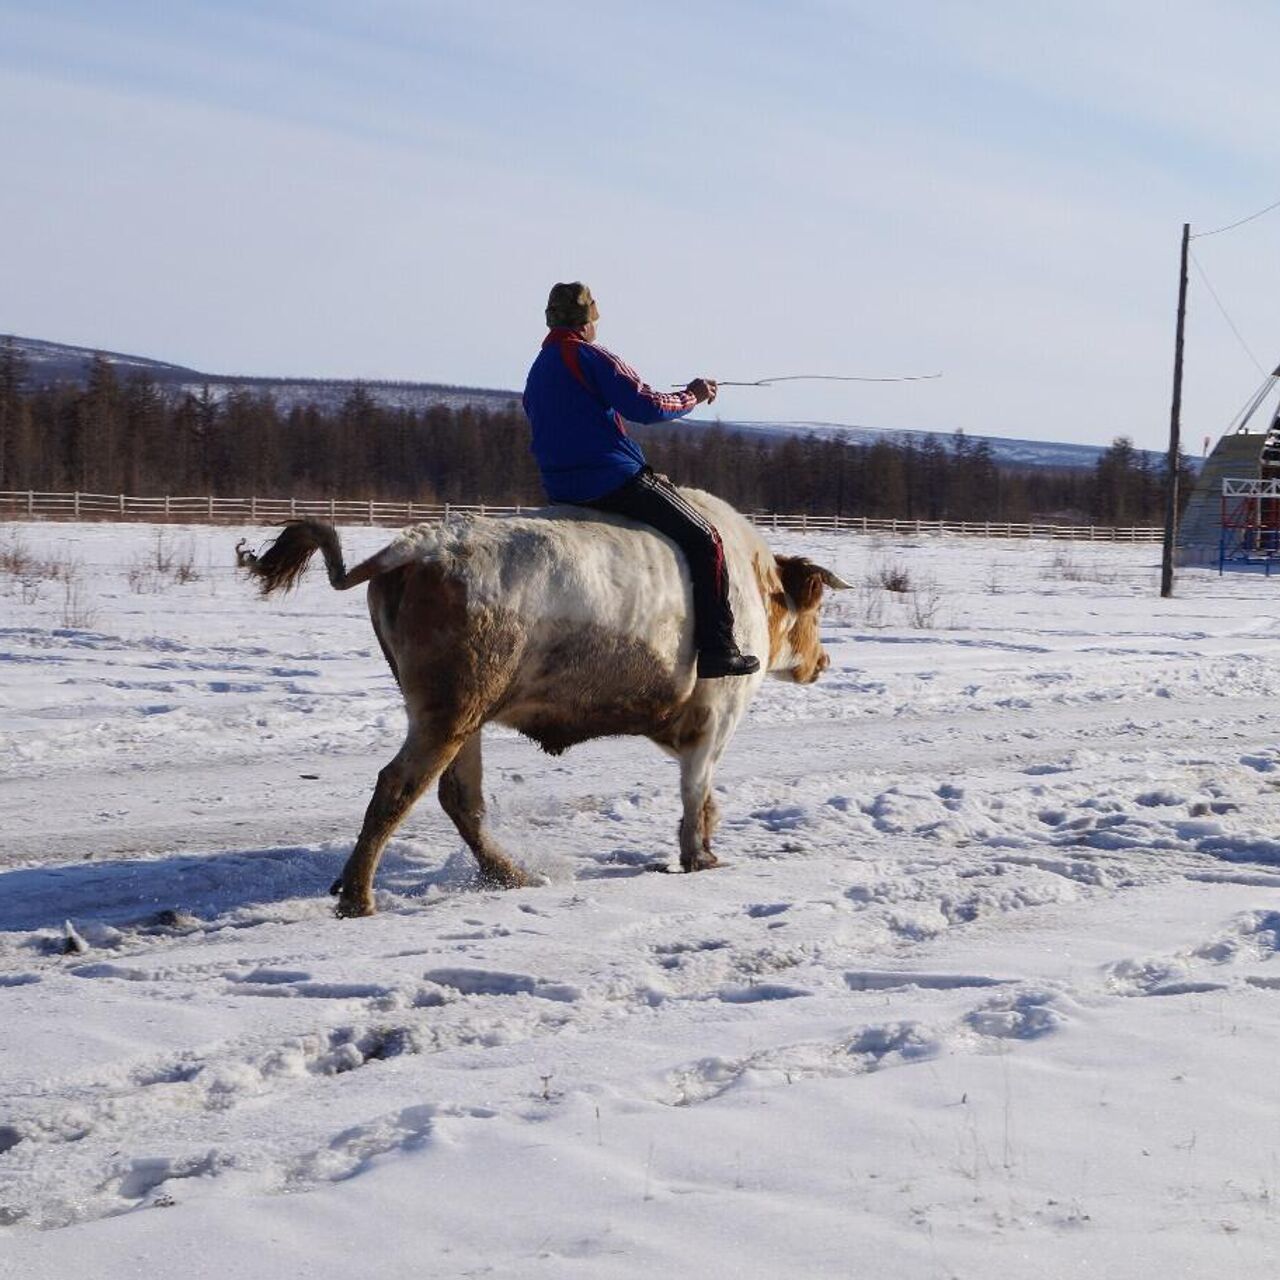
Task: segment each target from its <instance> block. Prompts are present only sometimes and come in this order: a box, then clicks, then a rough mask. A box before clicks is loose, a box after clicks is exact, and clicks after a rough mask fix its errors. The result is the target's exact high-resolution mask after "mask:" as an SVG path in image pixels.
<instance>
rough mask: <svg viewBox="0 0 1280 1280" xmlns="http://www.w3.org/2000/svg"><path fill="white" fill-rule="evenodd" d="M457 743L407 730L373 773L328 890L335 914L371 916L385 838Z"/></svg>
mask: <svg viewBox="0 0 1280 1280" xmlns="http://www.w3.org/2000/svg"><path fill="white" fill-rule="evenodd" d="M461 745H462V742H461V739H459V738H456V737H450V738H446V739H445V740H444V741H440V740H439V739H437V738H434V737H430V736H428V735H426V734H424V733H421V732H417V731H414V730H410V732H409V736H408V737H407V738H406V739H405V740H404V746H402V747H401V748H400V750H399V751H398V752H397V753H396V756H395V759H394V760H392V761H391V763H390V764H388V765H387V766H386V767H385V768H384V769H383V770H382V771H381V772H380V773H379V774H378V785H377V786H376V787H375V788H374V791H373V798H372V799H371V800H370V801H369V808H368V809H367V810H366V812H365V815H364V826H363V827H361V829H360V838H359V839H358V840H357V841H356V847H355V848H354V849H353V850H352V851H351V856H350V857H349V858H348V859H347V864H346V866H345V867H343V869H342V875H341V876H339V877H338V879H337V880H336V881H335V882H334V884H333V887H332V889H331V890H330V892H331V893H336V894H337V895H338V908H337V910H338V914H339V915H340V916H371V915H373V913H374V905H373V877H374V874H375V873H376V872H377V870H378V862H379V860H380V859H381V857H382V851H383V849H384V848H386V844H387V841H388V840H389V839H390V838H391V834H392V832H393V831H395V829H396V827H398V826H399V825H400V823H401V821H403V819H404V816H405V814H407V813H408V812H409V810H410V809H411V808H412V807H413V803H414V801H415V800H417V798H418V797H419V796H420V795H421V794H422V793H423V792H424V791H425V790H426V789H427V787H429V786H430V785H431V783H432V782H433V781H434V780H435V778H436V777H437V776H438V775H439V773H440V772H441V770H443V769H446V768H448V766H449V764H450V763H451V762H452V760H453V758H454V756H456V755H457V754H458V749H459V747H460V746H461Z"/></svg>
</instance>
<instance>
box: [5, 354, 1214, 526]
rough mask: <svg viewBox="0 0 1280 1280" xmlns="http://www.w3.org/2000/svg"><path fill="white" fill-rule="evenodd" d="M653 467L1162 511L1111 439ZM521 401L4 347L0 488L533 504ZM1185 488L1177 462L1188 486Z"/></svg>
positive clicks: (815, 440)
mask: <svg viewBox="0 0 1280 1280" xmlns="http://www.w3.org/2000/svg"><path fill="white" fill-rule="evenodd" d="M633 431H634V434H635V435H636V436H637V438H638V439H640V441H641V443H642V444H643V447H644V449H645V453H646V456H647V457H648V458H649V461H650V462H651V464H652V465H653V466H654V467H655V468H656V469H657V470H660V471H664V472H666V473H667V474H668V475H670V476H671V478H672V479H673V480H675V481H676V482H677V483H680V484H693V485H697V486H699V487H701V488H706V489H711V490H713V491H714V492H716V493H719V494H720V495H721V496H723V497H724V498H726V499H727V500H728V501H730V502H732V503H733V504H734V505H735V506H737V507H739V508H741V509H743V510H746V511H753V510H767V511H787V512H807V513H810V514H839V515H843V516H868V517H877V518H885V517H896V518H902V519H917V520H992V521H1019V522H1020V521H1027V520H1037V521H1058V522H1063V523H1094V524H1118V525H1130V524H1158V523H1160V522H1161V521H1162V519H1163V510H1164V492H1165V477H1164V470H1165V469H1164V467H1163V466H1153V465H1152V464H1151V462H1150V461H1149V459H1148V456H1147V455H1146V454H1145V453H1143V452H1141V451H1140V450H1138V449H1136V448H1135V447H1134V445H1133V443H1132V441H1130V440H1128V439H1127V438H1124V437H1121V438H1119V439H1117V440H1116V441H1115V442H1114V443H1113V444H1112V446H1111V447H1110V448H1109V449H1108V450H1107V451H1106V452H1105V453H1104V454H1103V455H1102V456H1101V457H1100V458H1099V460H1098V462H1097V464H1096V465H1095V466H1094V467H1093V468H1091V469H1090V468H1070V467H1032V466H1010V465H1007V464H1001V463H999V462H997V460H996V459H995V457H994V456H993V454H992V451H991V448H990V446H989V445H988V444H987V443H986V442H985V441H981V440H978V441H974V440H970V439H968V438H967V437H966V436H965V435H964V434H963V433H962V432H956V433H955V434H954V435H952V436H949V437H946V438H940V437H938V436H934V435H922V436H921V435H903V436H898V437H893V436H885V437H884V438H883V439H878V440H876V441H874V442H872V443H864V442H862V441H852V440H848V439H844V438H841V437H840V436H838V435H837V436H818V435H816V434H810V435H794V434H793V435H780V436H761V435H758V434H754V433H737V432H733V431H730V430H727V429H725V428H723V427H721V426H710V427H690V426H688V425H684V424H680V425H677V426H674V427H660V428H640V427H637V428H633ZM528 440H529V427H528V422H527V421H526V419H525V416H524V413H523V411H522V410H521V408H520V406H519V404H518V403H517V402H515V401H512V402H510V403H509V404H507V405H506V406H503V407H498V408H477V407H466V408H458V409H453V408H449V407H447V406H444V405H437V406H433V407H431V408H428V409H423V410H415V409H402V408H390V407H387V406H383V405H380V404H379V403H378V402H377V401H376V400H375V399H374V398H373V396H372V395H371V394H370V392H369V391H368V390H367V389H366V388H365V387H363V386H361V385H360V384H358V383H357V384H355V385H354V386H353V388H352V389H351V391H350V392H349V394H348V395H347V396H346V398H345V399H344V401H343V402H342V403H341V405H340V406H339V407H338V408H336V409H322V408H320V407H318V406H316V405H298V406H295V407H292V408H289V409H286V410H282V409H281V408H280V407H279V406H277V404H276V403H275V401H274V400H273V399H272V397H271V395H270V393H269V392H261V391H259V392H249V391H246V390H238V389H232V390H231V391H229V392H227V393H225V394H223V395H215V394H214V393H213V392H212V391H211V390H210V389H209V388H207V387H206V388H204V389H203V391H202V392H201V393H200V394H193V393H191V392H182V393H175V392H173V391H172V390H166V389H164V388H162V387H160V386H159V385H157V384H156V383H155V382H154V381H152V380H150V379H149V378H147V377H146V376H145V375H143V374H131V375H130V376H128V377H127V378H123V379H122V378H120V377H119V376H118V375H117V372H116V370H115V368H114V367H113V366H112V365H111V363H110V362H109V361H108V360H106V359H104V358H102V357H98V358H96V359H95V360H94V361H93V362H92V364H91V366H90V368H89V371H88V376H87V378H86V380H85V382H84V385H76V384H71V383H59V384H55V385H47V386H29V385H28V378H27V371H26V368H25V364H24V358H23V355H22V352H21V350H20V349H19V348H18V347H17V346H16V344H14V343H13V342H12V341H8V342H3V343H0V490H25V489H36V490H73V489H78V490H81V491H82V492H97V493H131V494H141V495H146V494H156V495H159V494H165V493H169V494H202V495H203V494H213V495H215V496H219V497H237V496H249V495H258V496H293V497H298V498H330V497H333V498H347V499H360V500H367V499H377V500H382V501H401V502H403V501H415V502H459V503H462V502H491V503H494V504H515V503H521V504H534V503H537V502H539V501H541V498H542V491H541V486H540V484H539V482H538V473H537V469H536V467H535V466H534V463H533V458H532V456H531V455H530V453H529V448H528ZM1189 491H1190V477H1189V476H1188V475H1185V474H1184V479H1183V492H1184V494H1185V493H1188V492H1189Z"/></svg>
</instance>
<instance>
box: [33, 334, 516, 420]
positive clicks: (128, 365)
mask: <svg viewBox="0 0 1280 1280" xmlns="http://www.w3.org/2000/svg"><path fill="white" fill-rule="evenodd" d="M15 341H16V344H17V346H18V347H19V349H20V350H21V351H22V353H23V355H24V356H25V357H26V360H27V366H28V376H27V382H28V384H29V385H33V386H40V385H44V384H47V383H55V382H71V383H77V384H82V383H83V382H84V381H85V379H86V377H87V375H88V371H89V365H90V363H91V362H92V360H93V358H94V356H95V355H101V356H104V357H105V358H106V359H107V360H108V361H109V362H110V363H111V364H112V366H114V367H115V368H116V370H117V371H118V372H119V373H120V374H121V376H124V377H127V376H128V375H129V374H131V373H144V374H146V375H147V376H148V377H149V378H151V379H153V380H154V381H155V382H156V383H158V384H159V385H160V386H162V387H164V388H166V389H167V390H170V391H173V392H176V393H181V392H184V391H190V392H191V393H192V394H193V395H200V394H202V393H203V391H204V390H205V388H206V387H207V388H208V390H209V392H210V394H211V395H212V396H214V398H215V399H222V398H223V397H224V396H226V395H227V394H228V392H230V391H232V390H233V389H235V388H243V389H245V390H248V391H254V392H265V393H267V394H270V395H271V396H272V397H274V399H275V401H276V403H277V404H278V405H279V406H280V407H281V408H282V409H284V410H288V409H291V408H293V407H294V406H295V405H307V404H314V405H318V406H319V407H320V408H323V409H329V410H332V409H337V408H338V407H340V406H341V404H342V403H343V401H344V400H345V399H346V398H347V396H348V395H350V394H351V390H352V388H353V387H355V385H356V383H357V381H358V380H357V379H354V378H261V377H242V376H239V375H236V374H222V373H201V372H199V371H197V370H195V369H188V368H185V367H183V366H182V365H175V364H166V363H164V362H163V361H160V360H151V359H148V358H146V357H144V356H130V355H121V354H120V353H119V352H115V351H94V350H93V349H91V348H89V347H73V346H68V345H66V344H65V343H60V342H46V341H43V340H41V339H37V338H15ZM360 385H362V386H363V387H364V388H365V389H366V390H367V391H368V392H369V393H370V395H372V396H373V397H374V399H376V400H377V401H378V402H379V403H380V404H384V405H388V406H389V407H392V408H405V409H428V408H431V407H432V406H433V405H445V406H447V407H449V408H454V409H457V408H463V407H465V406H467V405H476V406H480V407H484V408H505V407H506V406H507V405H509V404H511V402H512V401H513V400H519V398H520V393H519V392H517V391H501V390H492V389H487V388H483V387H454V386H447V385H444V384H441V383H430V382H386V381H368V382H361V384H360Z"/></svg>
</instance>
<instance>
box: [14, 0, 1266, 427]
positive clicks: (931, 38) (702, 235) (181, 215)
mask: <svg viewBox="0 0 1280 1280" xmlns="http://www.w3.org/2000/svg"><path fill="white" fill-rule="evenodd" d="M1278 49H1280V7H1277V6H1276V5H1274V4H1273V3H1270V0H1235V2H1222V0H1215V2H1214V3H1209V2H1208V0H1199V2H1196V3H1192V2H1190V0H1162V2H1157V0H1113V2H1111V3H1103V2H1102V0H1069V2H1064V0H985V2H978V0H946V2H943V0H897V3H894V4H886V3H883V0H878V2H875V3H872V2H870V0H789V2H788V3H786V4H783V3H763V2H760V0H739V2H737V3H730V2H729V0H684V3H669V2H668V0H646V2H645V3H634V2H633V3H622V2H615V3H607V2H606V3H596V4H590V5H588V4H579V5H571V4H566V3H560V2H559V0H539V2H538V3H512V2H509V0H470V2H468V3H461V2H459V3H435V2H434V0H420V2H418V3H409V2H408V0H400V2H396V0H373V2H372V3H362V4H355V3H348V4H339V3H332V2H328V0H309V2H307V3H287V2H286V3H282V2H273V0H266V2H264V3H257V4H247V3H236V2H227V0H220V2H219V3H216V4H215V3H200V2H196V3H183V2H171V3H165V4H162V3H150V4H143V3H128V2H124V0H96V2H95V3H66V2H64V0H46V2H44V3H39V4H36V3H18V2H15V0H0V119H2V120H3V121H4V122H5V125H4V128H3V131H0V138H2V139H3V142H2V143H0V155H2V156H3V173H4V175H5V181H4V183H3V184H2V185H0V332H16V333H22V334H27V335H31V336H36V337H44V338H52V339H55V340H61V341H66V342H74V343H83V344H85V345H89V346H100V347H105V348H110V349H115V350H123V351H132V352H137V353H139V354H144V355H151V356H155V357H157V358H161V359H167V360H173V361H176V362H179V363H183V364H189V365H194V366H196V367H198V368H203V369H207V370H210V371H216V372H242V373H263V374H290V373H294V374H308V375H317V376H319V375H358V376H365V377H390V378H415V379H429V380H438V381H447V382H456V383H468V384H476V385H485V386H507V387H518V386H520V385H522V383H523V378H524V372H525V369H526V368H527V365H528V362H529V360H530V359H531V357H532V354H533V351H534V349H535V348H536V344H537V342H538V341H539V340H540V338H541V335H542V332H543V328H542V323H541V309H542V305H543V302H544V300H545V295H546V290H547V288H548V286H549V285H550V283H551V282H553V281H555V280H557V279H572V278H581V279H585V280H587V281H588V282H589V283H590V284H591V285H592V287H593V289H594V290H595V292H596V295H597V297H598V298H599V300H600V306H601V311H602V316H603V319H602V325H601V340H602V341H603V342H605V343H606V345H609V346H611V347H613V348H614V349H615V350H617V351H619V352H620V353H621V354H623V355H624V356H625V357H626V358H627V359H628V360H630V361H631V362H632V363H633V364H635V365H636V366H637V367H638V368H640V370H641V371H642V372H643V373H644V374H645V375H646V376H647V377H649V378H650V379H651V380H652V381H653V382H655V383H665V382H676V381H684V380H685V379H687V378H689V377H691V376H693V375H694V374H700V373H701V374H707V375H709V376H718V377H722V378H749V377H759V376H763V375H768V374H779V373H808V372H832V373H866V374H895V373H921V372H932V371H934V370H942V371H943V373H944V377H943V378H942V379H941V380H940V381H938V382H929V383H908V384H902V385H895V386H873V385H858V384H843V385H842V384H811V385H805V384H799V385H793V386H791V387H789V388H781V387H779V388H773V389H769V390H750V391H737V392H730V391H726V392H725V394H724V396H723V398H722V400H721V401H720V404H719V407H720V409H721V412H722V413H723V415H724V416H725V417H726V418H757V419H758V418H773V419H786V418H796V419H821V420H827V421H844V422H852V423H863V424H866V425H871V426H881V427H888V428H920V429H933V430H939V431H950V430H953V429H954V428H956V427H963V428H964V429H966V430H967V431H970V432H972V433H990V434H999V435H1014V436H1028V437H1032V438H1041V439H1061V440H1076V441H1084V442H1091V443H1106V442H1107V441H1108V440H1110V438H1111V437H1112V436H1114V435H1116V434H1117V433H1121V432H1124V433H1128V434H1130V435H1132V436H1134V437H1135V438H1136V439H1137V440H1138V441H1139V442H1140V443H1141V444H1144V445H1147V446H1150V447H1158V446H1159V445H1160V444H1161V442H1162V441H1163V439H1164V437H1165V433H1166V431H1167V424H1168V403H1169V385H1170V373H1171V364H1172V346H1173V307H1174V302H1175V292H1176V285H1177V280H1176V268H1177V248H1178V235H1179V232H1180V229H1181V224H1182V222H1183V221H1184V220H1189V221H1191V222H1192V224H1193V228H1198V229H1203V230H1207V229H1210V228H1211V227H1215V226H1218V225H1221V224H1223V223H1226V222H1230V221H1232V220H1234V219H1235V218H1237V217H1241V216H1243V215H1245V214H1248V213H1250V212H1252V211H1253V210H1255V209H1257V208H1259V207H1261V206H1262V205H1265V204H1267V203H1269V202H1270V201H1272V200H1275V199H1278V198H1280V162H1278V161H1277V155H1276V147H1275V143H1274V136H1273V135H1274V128H1275V122H1276V120H1277V119H1280V77H1277V75H1276V71H1275V65H1276V56H1277V50H1278ZM1278 250H1280V211H1277V213H1276V214H1273V215H1271V216H1270V217H1268V218H1263V219H1260V220H1259V221H1257V222H1256V223H1252V224H1250V225H1249V226H1247V227H1243V228H1241V229H1240V230H1238V231H1235V232H1232V233H1230V234H1226V235H1222V236H1218V237H1214V238H1212V239H1206V240H1204V241H1201V242H1200V243H1198V244H1197V245H1196V251H1197V253H1198V255H1199V257H1200V260H1201V261H1202V263H1203V264H1204V267H1205V270H1206V271H1207V272H1208V274H1209V277H1210V279H1211V280H1212V281H1213V283H1214V285H1215V287H1216V288H1217V290H1218V293H1219V295H1220V296H1221V298H1222V300H1223V302H1224V303H1225V304H1226V306H1227V308H1228V309H1229V310H1230V312H1231V314H1232V316H1233V317H1234V319H1235V321H1236V323H1237V325H1238V326H1239V328H1240V330H1241V332H1242V333H1243V334H1244V337H1245V338H1246V339H1247V340H1248V341H1249V342H1250V344H1251V345H1252V346H1253V347H1254V349H1255V351H1256V354H1257V357H1258V359H1259V360H1260V361H1261V362H1262V363H1263V364H1264V365H1265V366H1266V367H1267V368H1268V369H1269V368H1271V367H1273V366H1274V365H1275V364H1276V363H1277V361H1280V288H1278V287H1277V285H1278V284H1280V281H1277V267H1278V266H1280V252H1278ZM1191 303H1192V310H1191V321H1190V329H1189V335H1188V369H1187V387H1186V419H1185V421H1186V431H1187V435H1188V437H1189V438H1190V439H1191V440H1192V441H1193V442H1194V443H1195V444H1196V445H1197V446H1198V444H1199V440H1200V437H1201V436H1202V435H1203V434H1205V433H1207V432H1212V433H1214V434H1216V433H1217V432H1219V431H1221V430H1222V428H1223V427H1225V425H1226V423H1227V421H1228V420H1229V419H1230V418H1231V416H1232V414H1233V413H1234V412H1235V410H1236V409H1237V408H1238V407H1239V405H1240V404H1241V402H1243V401H1244V400H1245V399H1246V397H1247V395H1248V393H1249V391H1250V390H1251V389H1252V388H1253V387H1254V386H1255V385H1256V384H1257V383H1258V381H1259V380H1260V377H1259V374H1258V372H1257V370H1256V369H1255V368H1254V366H1253V365H1252V364H1251V363H1250V361H1249V358H1248V357H1247V356H1246V355H1245V353H1244V352H1243V351H1242V350H1241V349H1240V346H1239V345H1238V344H1237V342H1236V340H1235V338H1234V337H1232V335H1231V334H1230V332H1229V330H1228V329H1227V326H1226V324H1225V323H1224V322H1223V320H1222V317H1221V316H1220V315H1219V313H1218V311H1217V309H1216V307H1215V306H1214V304H1213V302H1212V300H1211V299H1210V297H1209V295H1208V293H1207V292H1206V291H1205V289H1204V288H1203V285H1202V284H1201V282H1200V279H1199V277H1198V276H1197V275H1196V274H1195V272H1194V270H1193V274H1192V295H1191Z"/></svg>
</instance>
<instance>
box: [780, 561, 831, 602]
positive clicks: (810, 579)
mask: <svg viewBox="0 0 1280 1280" xmlns="http://www.w3.org/2000/svg"><path fill="white" fill-rule="evenodd" d="M823 573H824V570H822V569H819V568H818V566H817V565H816V564H814V563H813V562H812V561H811V560H806V559H805V558H804V556H779V557H778V577H780V578H781V579H782V589H783V590H784V591H785V592H786V593H787V595H788V596H790V598H791V601H792V603H793V604H794V605H795V607H796V608H797V609H800V610H804V609H814V608H816V607H817V605H818V602H819V601H820V600H821V599H822V584H823V581H824V579H823V577H822V575H823Z"/></svg>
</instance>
